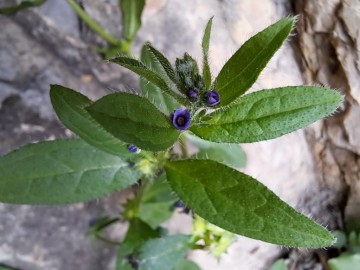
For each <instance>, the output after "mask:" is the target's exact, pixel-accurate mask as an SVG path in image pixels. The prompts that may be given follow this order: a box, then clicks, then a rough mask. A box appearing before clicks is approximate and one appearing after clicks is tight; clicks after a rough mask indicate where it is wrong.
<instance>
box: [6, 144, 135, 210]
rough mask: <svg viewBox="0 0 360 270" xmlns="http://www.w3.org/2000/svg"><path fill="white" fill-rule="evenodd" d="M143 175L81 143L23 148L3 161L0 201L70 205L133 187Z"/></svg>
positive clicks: (122, 162)
mask: <svg viewBox="0 0 360 270" xmlns="http://www.w3.org/2000/svg"><path fill="white" fill-rule="evenodd" d="M139 177H140V173H139V172H137V171H135V170H132V169H131V168H129V165H128V163H127V162H124V161H123V160H122V159H120V158H119V157H117V156H114V155H110V154H107V153H105V152H103V151H100V150H97V149H96V148H93V147H92V146H90V145H88V144H87V143H85V142H83V141H82V140H80V139H72V140H61V141H48V142H41V143H36V144H30V145H27V146H24V147H22V148H20V149H18V150H15V151H13V152H11V153H10V154H7V155H6V156H4V157H2V158H0V201H1V202H4V203H16V204H67V203H75V202H82V201H89V200H92V199H95V198H98V197H101V196H104V195H106V194H108V193H111V192H114V191H117V190H121V189H124V188H126V187H129V186H131V185H132V184H134V183H135V182H136V181H137V180H138V178H139Z"/></svg>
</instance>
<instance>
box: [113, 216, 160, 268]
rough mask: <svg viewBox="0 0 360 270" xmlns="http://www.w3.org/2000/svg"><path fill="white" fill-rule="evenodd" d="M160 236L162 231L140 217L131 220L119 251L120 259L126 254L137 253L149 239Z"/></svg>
mask: <svg viewBox="0 0 360 270" xmlns="http://www.w3.org/2000/svg"><path fill="white" fill-rule="evenodd" d="M157 237H160V233H159V232H158V231H155V230H154V229H152V228H151V227H150V226H149V225H147V224H146V223H144V222H143V221H141V220H140V219H138V218H134V219H132V220H131V221H130V224H129V229H128V231H127V233H126V236H125V238H124V240H123V241H122V243H121V245H120V248H119V251H118V261H119V260H120V261H121V260H122V259H123V258H124V257H125V256H127V255H130V254H133V253H137V252H138V251H139V249H140V247H141V246H142V245H143V244H144V243H145V242H146V241H147V240H149V239H152V238H157Z"/></svg>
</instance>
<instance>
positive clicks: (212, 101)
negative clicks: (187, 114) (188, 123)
mask: <svg viewBox="0 0 360 270" xmlns="http://www.w3.org/2000/svg"><path fill="white" fill-rule="evenodd" d="M205 101H206V104H207V105H208V106H210V107H213V106H216V105H218V104H219V103H220V94H219V93H218V91H216V90H215V89H213V90H211V91H208V92H206V93H205Z"/></svg>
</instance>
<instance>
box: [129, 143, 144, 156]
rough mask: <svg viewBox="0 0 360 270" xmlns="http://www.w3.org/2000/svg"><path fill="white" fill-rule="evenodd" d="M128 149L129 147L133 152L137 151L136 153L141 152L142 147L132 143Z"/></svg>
mask: <svg viewBox="0 0 360 270" xmlns="http://www.w3.org/2000/svg"><path fill="white" fill-rule="evenodd" d="M128 149H129V151H130V152H131V153H136V154H138V153H140V152H141V149H139V148H137V147H136V146H135V145H133V144H130V145H129V147H128Z"/></svg>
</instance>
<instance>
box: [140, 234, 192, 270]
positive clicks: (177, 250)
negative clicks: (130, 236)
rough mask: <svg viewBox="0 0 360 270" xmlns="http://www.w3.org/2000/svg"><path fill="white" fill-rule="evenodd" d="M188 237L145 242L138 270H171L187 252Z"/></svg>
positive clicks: (170, 237) (171, 237)
mask: <svg viewBox="0 0 360 270" xmlns="http://www.w3.org/2000/svg"><path fill="white" fill-rule="evenodd" d="M189 240H190V239H189V236H187V235H172V236H166V237H163V238H157V239H152V240H149V241H148V242H146V243H145V244H144V245H143V246H142V248H141V250H140V256H139V258H138V259H139V270H154V269H156V270H173V268H174V267H175V266H176V265H177V264H178V263H179V262H180V261H181V259H182V258H183V257H184V256H185V254H186V252H187V251H188V249H189V247H188V242H189Z"/></svg>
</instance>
